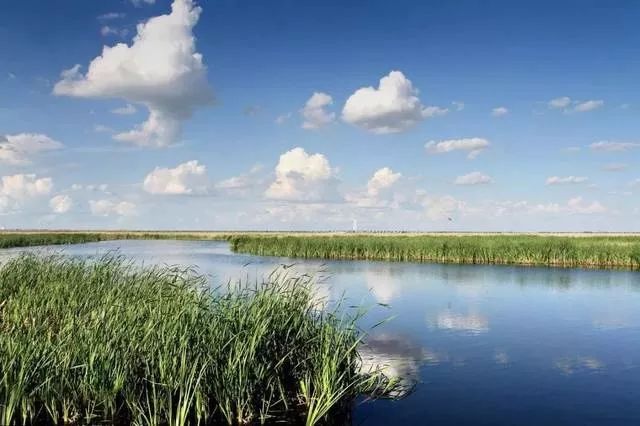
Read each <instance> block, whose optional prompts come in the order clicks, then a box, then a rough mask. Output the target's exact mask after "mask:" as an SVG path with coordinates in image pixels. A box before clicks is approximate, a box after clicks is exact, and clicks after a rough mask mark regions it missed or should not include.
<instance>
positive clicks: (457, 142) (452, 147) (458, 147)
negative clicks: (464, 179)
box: [425, 138, 491, 159]
mask: <svg viewBox="0 0 640 426" xmlns="http://www.w3.org/2000/svg"><path fill="white" fill-rule="evenodd" d="M490 145H491V144H490V143H489V141H488V140H486V139H483V138H464V139H448V140H443V141H429V142H427V144H426V145H425V148H426V150H427V152H428V153H430V154H444V153H447V152H452V151H466V152H468V154H467V158H469V159H474V158H476V157H477V156H478V155H480V153H481V152H482V151H484V150H485V149H487V148H489V146H490Z"/></svg>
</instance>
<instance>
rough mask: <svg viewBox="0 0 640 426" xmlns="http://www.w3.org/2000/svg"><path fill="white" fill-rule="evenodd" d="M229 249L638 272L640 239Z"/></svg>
mask: <svg viewBox="0 0 640 426" xmlns="http://www.w3.org/2000/svg"><path fill="white" fill-rule="evenodd" d="M231 247H232V249H233V250H234V251H237V252H243V253H251V254H257V255H268V256H286V257H301V258H320V259H364V260H389V261H410V262H438V263H467V264H518V265H546V266H563V267H576V266H584V267H598V268H612V267H623V268H631V269H639V268H640V237H631V236H628V237H619V236H615V237H614V236H606V237H603V236H597V237H586V236H585V237H564V236H562V237H561V236H541V235H468V236H462V235H422V236H401V235H399V236H369V235H367V236H358V235H354V236H237V237H233V238H231Z"/></svg>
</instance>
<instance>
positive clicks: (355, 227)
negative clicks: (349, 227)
mask: <svg viewBox="0 0 640 426" xmlns="http://www.w3.org/2000/svg"><path fill="white" fill-rule="evenodd" d="M353 232H358V220H357V219H353Z"/></svg>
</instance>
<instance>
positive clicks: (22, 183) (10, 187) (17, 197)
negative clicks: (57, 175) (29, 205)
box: [0, 174, 53, 212]
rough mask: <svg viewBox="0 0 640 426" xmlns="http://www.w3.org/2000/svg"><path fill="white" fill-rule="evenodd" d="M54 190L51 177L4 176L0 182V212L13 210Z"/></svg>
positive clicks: (30, 175)
mask: <svg viewBox="0 0 640 426" xmlns="http://www.w3.org/2000/svg"><path fill="white" fill-rule="evenodd" d="M52 189H53V180H52V179H51V178H49V177H46V178H38V177H37V176H36V175H34V174H17V175H11V176H2V179H1V180H0V212H4V211H7V210H13V209H17V208H18V207H20V205H21V204H22V203H23V202H25V201H28V200H29V199H32V198H37V197H40V196H44V195H48V194H49V193H50V192H51V190H52Z"/></svg>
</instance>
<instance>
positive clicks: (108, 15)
mask: <svg viewBox="0 0 640 426" xmlns="http://www.w3.org/2000/svg"><path fill="white" fill-rule="evenodd" d="M125 16H126V15H125V14H124V13H117V12H109V13H105V14H103V15H100V16H98V20H99V21H110V20H112V19H122V18H124V17H125Z"/></svg>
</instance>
